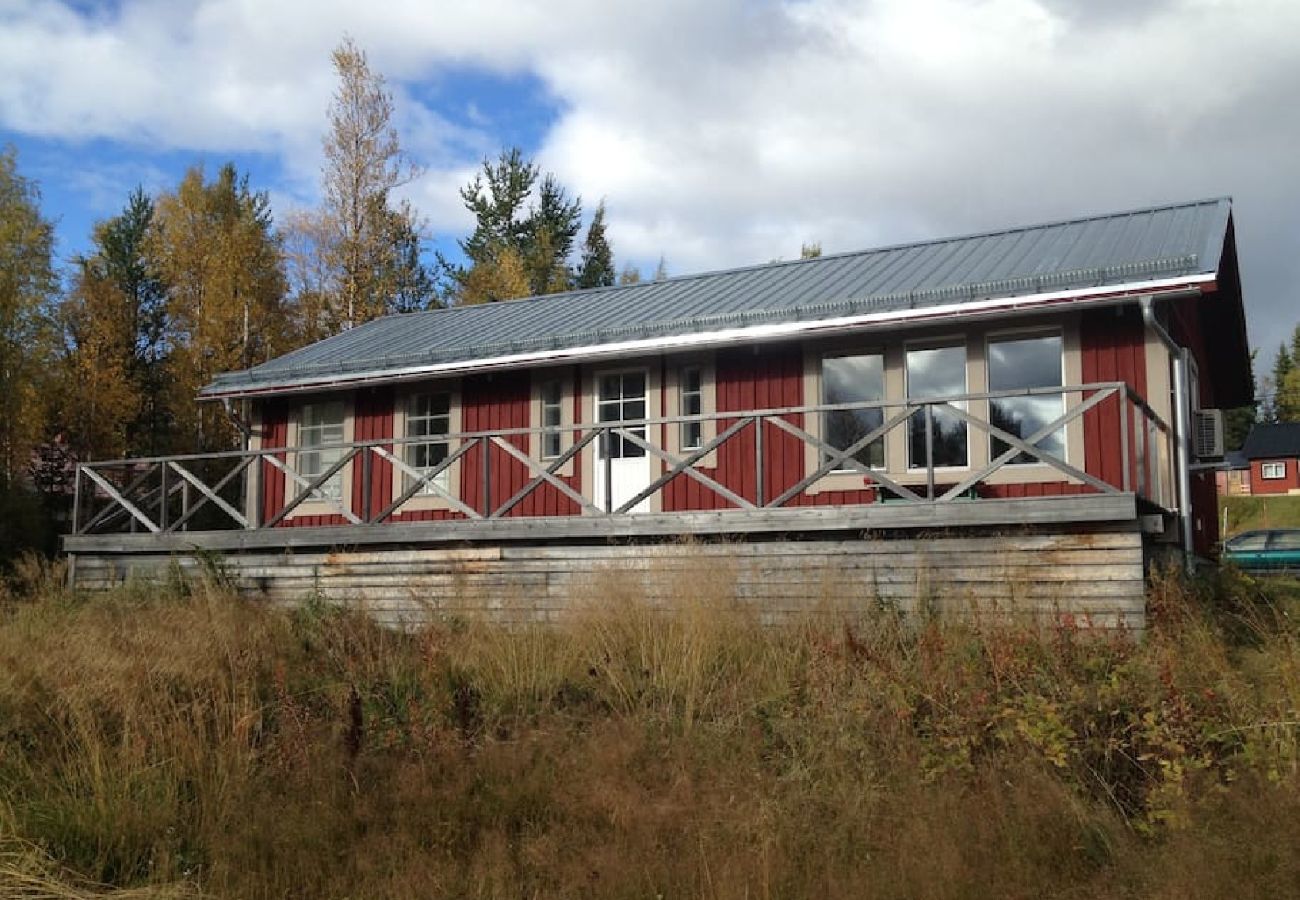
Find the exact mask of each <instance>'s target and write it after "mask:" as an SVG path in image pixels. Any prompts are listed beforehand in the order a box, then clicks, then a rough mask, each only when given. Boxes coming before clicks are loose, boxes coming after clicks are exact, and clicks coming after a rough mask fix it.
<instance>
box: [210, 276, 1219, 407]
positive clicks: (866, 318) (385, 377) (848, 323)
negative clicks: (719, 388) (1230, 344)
mask: <svg viewBox="0 0 1300 900" xmlns="http://www.w3.org/2000/svg"><path fill="white" fill-rule="evenodd" d="M1215 288H1216V275H1215V273H1213V272H1210V273H1204V274H1198V275H1190V276H1184V277H1179V278H1166V279H1157V280H1152V281H1139V282H1130V283H1125V284H1117V285H1107V286H1105V287H1092V288H1082V289H1075V290H1067V291H1056V292H1049V293H1041V294H1028V295H1020V296H1014V297H999V298H988V299H984V300H974V301H971V300H967V301H963V302H961V303H954V304H947V305H936V306H929V307H922V308H913V309H904V310H890V311H887V312H879V313H863V314H859V315H852V316H842V317H838V318H828V319H815V320H804V321H792V322H780V323H772V324H767V325H754V326H750V327H743V328H730V329H722V330H717V331H711V332H689V333H683V334H677V335H668V336H663V337H655V338H645V339H639V340H628V341H618V342H610V343H604V344H594V345H587V346H578V347H571V348H566V349H562V350H543V351H537V352H530V353H517V354H511V355H506V356H496V357H490V358H483V359H469V360H458V361H454V362H447V363H437V364H430V365H419V366H409V367H405V368H394V369H375V370H373V371H362V372H348V373H344V372H339V373H336V374H320V375H311V376H303V377H300V378H295V379H283V380H276V381H274V382H267V383H266V384H261V385H258V384H247V385H239V386H233V387H231V388H229V389H227V390H212V391H205V392H203V393H202V394H200V396H199V399H200V400H230V399H237V398H244V397H259V396H275V395H281V394H301V393H319V392H322V391H333V390H344V389H348V388H357V387H365V386H370V385H379V384H392V383H397V382H403V381H415V380H422V379H428V378H437V377H444V376H451V375H466V374H473V373H479V372H493V371H501V370H507V369H520V368H530V367H539V366H547V365H560V364H566V363H574V362H589V361H599V360H615V359H625V358H628V357H634V356H641V355H644V354H647V353H656V352H664V351H674V350H692V349H707V348H716V347H726V346H736V345H745V344H758V343H770V342H773V341H779V340H788V339H791V338H804V337H818V336H831V335H838V334H846V333H854V332H862V331H883V330H888V329H891V328H900V327H905V326H907V327H910V326H915V325H918V324H928V323H931V322H954V321H956V322H978V321H987V320H989V319H1001V318H1008V317H1012V316H1023V315H1030V314H1039V313H1047V312H1053V311H1060V310H1063V309H1074V308H1080V307H1097V306H1114V305H1118V304H1125V303H1135V302H1137V301H1138V300H1139V299H1141V298H1143V297H1158V298H1170V297H1180V296H1187V295H1193V294H1195V295H1200V294H1207V293H1211V292H1213V291H1214V290H1215Z"/></svg>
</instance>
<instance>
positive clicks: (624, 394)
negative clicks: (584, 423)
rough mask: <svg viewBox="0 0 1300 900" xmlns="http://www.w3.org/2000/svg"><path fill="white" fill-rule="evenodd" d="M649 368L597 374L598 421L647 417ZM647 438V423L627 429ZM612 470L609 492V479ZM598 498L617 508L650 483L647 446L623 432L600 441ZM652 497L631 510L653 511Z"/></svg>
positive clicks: (596, 479)
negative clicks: (639, 444)
mask: <svg viewBox="0 0 1300 900" xmlns="http://www.w3.org/2000/svg"><path fill="white" fill-rule="evenodd" d="M646 394H647V391H646V371H645V369H632V370H630V371H626V372H603V373H600V374H598V375H597V376H596V421H597V422H627V421H638V420H641V419H644V418H645V417H646V408H647V407H646ZM625 430H626V431H628V432H629V433H631V434H635V435H637V436H638V437H640V438H645V436H646V429H645V426H644V425H639V426H635V427H629V428H626V429H625ZM607 471H608V478H609V491H608V494H607V493H606V488H605V479H606V472H607ZM594 484H595V488H596V496H595V501H596V505H597V506H598V507H600V508H601V509H605V508H606V503H607V502H608V504H609V509H611V510H615V509H618V508H619V507H620V506H622V505H623V504H624V503H626V502H627V501H629V500H631V499H632V498H633V497H635V496H636V495H637V494H639V493H641V492H642V491H643V490H645V489H646V487H647V486H649V484H650V456H649V454H647V453H646V452H645V448H644V447H640V446H637V445H636V444H635V443H633V442H632V441H629V440H628V439H627V438H625V437H623V436H622V435H619V434H610V435H607V436H606V435H602V436H601V437H600V438H598V439H597V441H596V477H595V479H594ZM649 511H650V498H649V497H646V498H645V499H644V500H642V501H641V502H640V503H638V504H637V505H636V506H634V507H632V508H631V509H630V510H629V512H634V513H635V512H649Z"/></svg>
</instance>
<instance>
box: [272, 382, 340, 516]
mask: <svg viewBox="0 0 1300 900" xmlns="http://www.w3.org/2000/svg"><path fill="white" fill-rule="evenodd" d="M352 401H353V398H352V396H351V395H350V394H349V395H344V396H340V397H335V398H333V399H329V395H319V396H313V397H308V398H307V402H305V403H299V404H297V405H295V406H294V407H293V408H292V410H291V411H290V413H289V421H288V423H287V424H288V428H287V435H286V441H285V444H286V446H287V447H288V448H290V452H289V453H288V454H287V456H288V459H287V460H286V463H287V464H288V466H289V468H290V469H292V470H293V471H294V472H296V473H297V474H298V475H300V476H302V477H304V478H308V479H309V480H310V478H312V477H315V476H308V475H306V474H304V473H303V471H302V455H303V447H302V430H303V411H304V410H305V409H307V408H310V407H312V406H318V405H320V404H321V403H322V402H324V403H340V404H342V407H343V441H342V443H343V444H350V443H352V441H353V433H354V432H353V425H354V418H353V402H352ZM308 427H310V426H308ZM343 452H344V453H346V452H347V451H346V450H344V451H343ZM353 462H355V459H354V460H353ZM330 465H332V463H331V464H330ZM352 469H353V465H352V463H348V464H347V465H345V466H344V467H343V468H342V469H341V470H340V471H339V473H338V477H339V479H340V496H339V498H338V503H337V505H336V504H335V503H333V502H331V501H330V500H323V499H319V498H317V497H314V496H313V497H308V498H306V499H305V500H303V501H302V502H301V503H299V504H298V505H297V506H296V507H295V508H294V510H293V512H291V513H289V515H288V516H287V517H286V519H288V520H292V519H298V518H304V517H307V516H342V515H343V514H342V513H341V512H340V511H339V507H340V506H341V507H343V508H344V509H347V510H348V511H352ZM322 471H323V470H322ZM284 479H285V486H284V488H285V503H286V504H287V503H288V502H289V500H290V499H291V498H292V497H294V496H296V495H297V494H298V492H299V491H300V490H301V487H302V486H301V485H299V484H298V483H297V482H296V481H294V480H293V479H292V478H290V477H289V476H288V475H285V476H284Z"/></svg>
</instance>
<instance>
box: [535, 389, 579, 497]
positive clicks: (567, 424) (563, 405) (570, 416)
mask: <svg viewBox="0 0 1300 900" xmlns="http://www.w3.org/2000/svg"><path fill="white" fill-rule="evenodd" d="M574 380H575V374H574V370H573V369H572V368H571V367H565V368H554V369H540V370H537V371H535V372H533V373H532V386H531V400H530V404H529V412H528V421H529V423H530V424H529V427H531V428H538V429H542V428H546V429H549V430H550V431H551V432H552V433H555V432H558V433H559V435H560V452H559V453H558V454H556V455H555V456H547V455H546V448H545V446H544V444H545V440H544V437H545V434H546V432H545V431H537V432H535V433H534V434H532V435H530V436H529V441H528V452H529V453H530V454H531V456H532V458H533V459H535V460H537V461H538V462H541V463H545V464H546V465H547V466H549V465H550V464H551V463H553V462H555V460H556V459H558V458H559V457H560V456H563V455H564V454H565V453H566V452H568V450H569V448H570V447H572V446H573V442H574V440H575V437H574V430H573V426H574V424H575V422H574V411H573V405H574ZM553 382H554V383H558V384H559V386H560V422H559V424H558V425H556V426H548V425H547V424H546V416H545V410H544V408H543V407H544V404H543V403H542V399H543V397H542V392H543V391H544V390H545V388H546V386H547V385H548V384H551V383H553ZM573 471H574V462H573V459H569V460H568V461H566V462H565V463H564V465H562V466H560V468H558V469H557V470H556V474H559V475H564V476H566V477H567V476H570V475H572V474H573Z"/></svg>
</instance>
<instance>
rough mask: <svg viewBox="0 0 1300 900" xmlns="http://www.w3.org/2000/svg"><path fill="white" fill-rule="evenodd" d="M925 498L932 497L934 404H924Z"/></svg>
mask: <svg viewBox="0 0 1300 900" xmlns="http://www.w3.org/2000/svg"><path fill="white" fill-rule="evenodd" d="M925 499H927V500H933V499H934V405H933V404H931V403H927V404H926V405H925Z"/></svg>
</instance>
